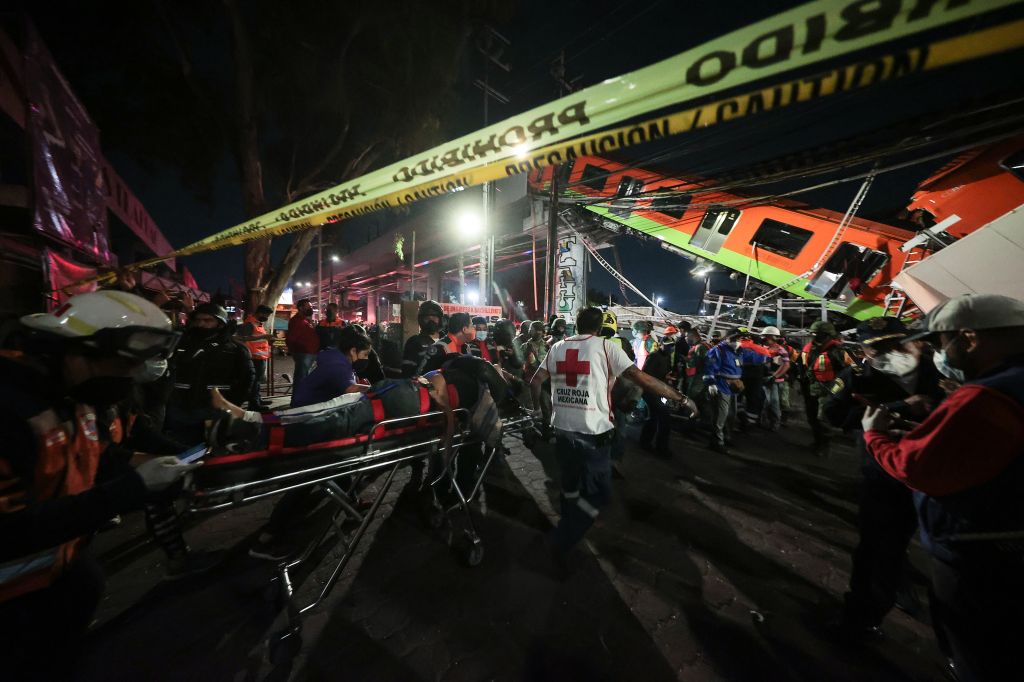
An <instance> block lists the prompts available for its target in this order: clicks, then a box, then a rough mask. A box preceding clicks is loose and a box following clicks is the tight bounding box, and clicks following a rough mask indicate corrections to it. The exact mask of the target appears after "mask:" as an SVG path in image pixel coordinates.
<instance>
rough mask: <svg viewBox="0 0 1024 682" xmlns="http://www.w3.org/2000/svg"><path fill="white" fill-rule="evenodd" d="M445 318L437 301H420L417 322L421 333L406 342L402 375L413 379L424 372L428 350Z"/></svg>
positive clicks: (436, 337)
mask: <svg viewBox="0 0 1024 682" xmlns="http://www.w3.org/2000/svg"><path fill="white" fill-rule="evenodd" d="M443 319H444V311H443V310H442V309H441V304H440V303H438V302H437V301H424V302H423V303H420V307H419V310H417V311H416V322H417V323H418V324H419V326H420V333H419V334H416V335H415V336H410V337H409V339H408V340H407V341H406V342H405V349H404V350H403V351H402V377H403V378H405V379H411V378H412V377H414V376H419V375H420V374H422V373H423V363H424V362H425V361H426V358H427V351H428V350H429V349H430V347H431V346H433V345H434V342H436V341H437V339H438V337H439V336H440V335H441V321H442V320H443Z"/></svg>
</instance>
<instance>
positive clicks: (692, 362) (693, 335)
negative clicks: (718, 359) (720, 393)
mask: <svg viewBox="0 0 1024 682" xmlns="http://www.w3.org/2000/svg"><path fill="white" fill-rule="evenodd" d="M686 341H687V343H688V344H689V345H690V350H689V351H688V352H687V354H686V363H685V365H684V369H683V375H684V376H683V380H682V385H683V390H682V392H683V393H685V394H686V396H687V397H688V398H689V399H690V400H692V401H693V402H694V403H695V404H696V405H697V409H698V412H699V413H700V423H701V425H703V426H704V427H706V428H707V429H708V430H709V431H710V429H711V418H712V409H711V406H710V405H709V404H708V402H709V401H708V393H707V386H706V385H705V384H704V367H705V364H706V362H707V356H708V351H709V350H711V342H709V341H705V340H703V339H702V338H701V333H700V330H699V329H697V328H696V327H691V328H690V330H689V331H688V332H686Z"/></svg>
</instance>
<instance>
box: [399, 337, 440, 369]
mask: <svg viewBox="0 0 1024 682" xmlns="http://www.w3.org/2000/svg"><path fill="white" fill-rule="evenodd" d="M433 345H434V339H433V338H431V337H430V335H429V334H422V333H421V334H416V335H415V336H410V337H409V338H408V340H407V341H406V342H405V349H404V350H403V351H402V377H404V378H406V379H409V378H411V377H414V376H419V375H420V374H422V373H423V364H424V363H425V362H426V359H427V351H429V350H430V347H431V346H433Z"/></svg>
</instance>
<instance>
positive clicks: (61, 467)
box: [0, 405, 121, 602]
mask: <svg viewBox="0 0 1024 682" xmlns="http://www.w3.org/2000/svg"><path fill="white" fill-rule="evenodd" d="M28 425H29V428H30V429H31V430H32V432H33V433H34V434H35V437H36V453H37V456H36V463H35V470H34V471H33V473H32V481H31V484H30V487H29V489H28V490H27V491H25V490H22V491H21V493H20V494H18V498H17V499H11V500H5V501H4V503H3V504H0V508H2V509H5V510H8V511H10V512H17V511H20V510H21V509H23V508H24V507H25V502H26V500H32V501H38V502H43V501H47V500H53V499H57V498H60V497H70V496H72V495H77V494H79V493H81V492H84V491H85V490H88V489H89V488H91V487H92V486H93V483H94V482H95V480H96V470H97V468H98V467H99V461H100V454H101V453H102V452H103V450H104V448H105V443H104V442H102V441H101V440H100V434H99V429H98V427H97V425H96V413H95V411H94V410H93V409H92V408H91V407H89V406H87V405H77V406H76V407H75V416H74V419H73V420H72V422H70V423H67V424H65V423H64V422H62V421H61V420H60V418H59V417H58V416H57V413H56V412H54V411H53V410H45V411H43V412H40V413H39V414H37V415H36V416H34V417H32V418H31V419H29V420H28ZM111 428H112V430H116V431H121V425H120V420H119V419H118V418H117V417H114V418H113V420H112V425H111ZM25 493H27V494H25ZM79 544H80V539H78V538H76V539H74V540H70V541H68V542H65V543H63V544H62V545H60V546H58V547H54V548H52V549H49V550H46V551H45V552H37V553H35V554H32V555H30V556H26V557H19V558H18V559H15V560H12V561H8V562H6V563H4V564H2V565H0V602H4V601H8V600H10V599H13V598H15V597H18V596H20V595H23V594H26V593H29V592H33V591H35V590H39V589H43V588H45V587H49V586H50V585H51V584H53V582H54V581H55V580H56V579H57V578H59V577H60V575H61V573H62V572H63V570H64V567H65V566H66V565H68V564H69V563H70V562H71V560H72V559H73V558H74V556H75V554H76V552H77V549H78V545H79Z"/></svg>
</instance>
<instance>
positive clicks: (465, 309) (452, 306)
mask: <svg viewBox="0 0 1024 682" xmlns="http://www.w3.org/2000/svg"><path fill="white" fill-rule="evenodd" d="M441 310H443V311H444V314H445V315H451V314H452V313H469V314H470V315H480V316H481V317H501V306H500V305H459V304H458V303H442V304H441Z"/></svg>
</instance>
